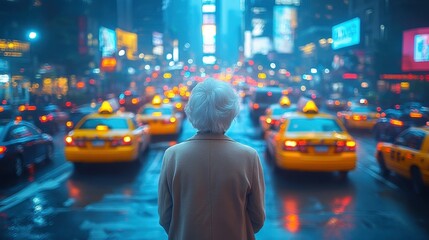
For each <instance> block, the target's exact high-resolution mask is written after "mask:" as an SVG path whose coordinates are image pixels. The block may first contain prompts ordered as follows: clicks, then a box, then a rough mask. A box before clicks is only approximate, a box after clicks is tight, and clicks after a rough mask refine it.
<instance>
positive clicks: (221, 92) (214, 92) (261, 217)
mask: <svg viewBox="0 0 429 240" xmlns="http://www.w3.org/2000/svg"><path fill="white" fill-rule="evenodd" d="M185 113H186V114H187V117H188V119H189V121H190V122H191V124H192V125H193V127H194V128H196V129H197V130H198V132H197V133H196V134H195V135H194V136H193V137H191V138H190V139H188V140H186V141H184V142H182V143H179V144H177V145H174V146H172V147H170V148H168V149H167V150H166V151H165V154H164V158H163V163H162V169H161V174H160V178H159V188H158V213H159V217H160V219H159V222H160V224H161V226H162V227H163V228H164V229H165V231H166V232H167V234H168V239H174V240H206V239H210V240H247V239H255V236H254V234H255V233H257V232H258V231H259V230H260V229H261V228H262V226H263V224H264V221H265V209H264V198H265V196H264V194H265V184H264V177H263V173H262V166H261V162H260V160H259V157H258V154H257V152H256V151H255V150H254V149H253V148H251V147H249V146H246V145H243V144H241V143H238V142H236V141H234V140H233V139H231V138H230V137H227V136H226V135H225V132H226V130H228V128H229V127H230V126H231V122H232V121H233V119H234V118H235V117H236V116H237V115H238V113H239V98H238V95H237V94H236V93H235V91H234V90H233V88H232V87H231V86H230V85H229V84H228V83H225V82H222V81H218V80H214V79H210V78H209V79H207V80H205V81H204V82H201V83H198V84H197V85H196V86H195V88H194V89H193V90H192V93H191V96H190V98H189V102H188V104H187V105H186V107H185Z"/></svg>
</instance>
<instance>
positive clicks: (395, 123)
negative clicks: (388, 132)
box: [389, 119, 404, 127]
mask: <svg viewBox="0 0 429 240" xmlns="http://www.w3.org/2000/svg"><path fill="white" fill-rule="evenodd" d="M389 122H390V124H392V125H393V126H396V127H402V126H404V122H402V121H400V120H396V119H390V121H389Z"/></svg>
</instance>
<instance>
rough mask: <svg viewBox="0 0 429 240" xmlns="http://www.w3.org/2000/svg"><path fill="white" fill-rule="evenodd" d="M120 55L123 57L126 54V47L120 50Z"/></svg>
mask: <svg viewBox="0 0 429 240" xmlns="http://www.w3.org/2000/svg"><path fill="white" fill-rule="evenodd" d="M118 55H119V56H121V57H122V56H124V55H125V50H124V49H121V50H119V52H118Z"/></svg>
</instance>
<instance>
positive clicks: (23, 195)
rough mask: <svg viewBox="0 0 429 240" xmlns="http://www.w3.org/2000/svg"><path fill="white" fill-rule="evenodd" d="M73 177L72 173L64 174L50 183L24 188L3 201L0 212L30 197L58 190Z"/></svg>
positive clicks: (0, 203) (36, 183) (0, 204)
mask: <svg viewBox="0 0 429 240" xmlns="http://www.w3.org/2000/svg"><path fill="white" fill-rule="evenodd" d="M70 175H71V172H67V173H64V174H63V175H60V176H58V177H57V178H54V179H50V180H48V181H45V182H42V183H39V182H35V183H32V184H30V185H29V186H27V187H26V188H24V189H23V190H21V191H19V192H17V193H15V194H13V195H12V196H10V197H8V198H6V199H4V200H2V201H1V202H0V206H1V207H0V212H3V211H5V210H7V209H9V208H12V207H14V206H16V205H18V204H20V203H22V202H23V201H25V200H26V199H28V198H29V197H30V196H32V195H34V194H36V193H38V192H41V191H44V190H52V189H55V188H57V187H58V186H59V185H60V183H61V182H63V181H65V180H66V179H67V178H69V177H70Z"/></svg>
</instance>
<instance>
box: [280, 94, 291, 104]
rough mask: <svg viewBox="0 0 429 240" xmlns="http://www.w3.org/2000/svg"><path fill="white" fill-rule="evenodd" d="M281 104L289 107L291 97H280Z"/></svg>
mask: <svg viewBox="0 0 429 240" xmlns="http://www.w3.org/2000/svg"><path fill="white" fill-rule="evenodd" d="M279 103H280V106H282V107H289V106H290V99H289V98H288V97H287V96H283V97H281V98H280V101H279Z"/></svg>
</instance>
